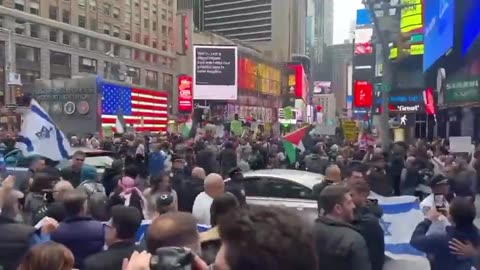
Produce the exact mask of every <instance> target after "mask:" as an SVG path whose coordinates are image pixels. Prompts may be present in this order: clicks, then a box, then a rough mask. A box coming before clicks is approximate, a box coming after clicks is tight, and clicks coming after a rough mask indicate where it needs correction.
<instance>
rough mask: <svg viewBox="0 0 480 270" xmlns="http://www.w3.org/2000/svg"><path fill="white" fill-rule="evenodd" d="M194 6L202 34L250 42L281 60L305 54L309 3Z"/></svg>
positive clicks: (250, 0) (211, 1)
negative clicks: (214, 34)
mask: <svg viewBox="0 0 480 270" xmlns="http://www.w3.org/2000/svg"><path fill="white" fill-rule="evenodd" d="M194 5H195V7H196V11H195V13H196V14H197V15H194V17H195V21H196V22H197V25H196V27H197V29H199V30H200V31H209V32H214V33H216V34H220V35H222V36H225V37H227V38H230V39H238V40H241V41H245V42H248V43H249V44H251V45H252V46H255V47H256V48H258V49H259V50H261V51H263V52H265V53H266V54H267V55H271V56H272V58H274V59H275V60H278V61H288V60H290V58H291V56H292V54H304V53H305V20H306V14H307V4H306V0H275V1H274V0H208V1H204V0H196V2H194ZM197 18H198V20H197Z"/></svg>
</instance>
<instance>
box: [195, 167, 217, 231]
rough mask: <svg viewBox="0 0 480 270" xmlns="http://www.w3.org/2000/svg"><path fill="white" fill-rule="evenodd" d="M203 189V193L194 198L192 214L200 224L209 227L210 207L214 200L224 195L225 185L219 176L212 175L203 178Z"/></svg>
mask: <svg viewBox="0 0 480 270" xmlns="http://www.w3.org/2000/svg"><path fill="white" fill-rule="evenodd" d="M204 187H205V191H204V192H202V193H200V194H198V196H197V197H196V198H195V202H194V203H193V209H192V214H193V215H194V216H195V217H196V218H197V219H198V222H199V223H200V224H205V225H210V221H211V219H210V207H211V205H212V202H213V200H214V199H215V198H217V197H219V196H220V195H222V194H223V193H225V183H224V182H223V178H222V176H221V175H219V174H216V173H212V174H209V175H208V176H207V178H205V184H204Z"/></svg>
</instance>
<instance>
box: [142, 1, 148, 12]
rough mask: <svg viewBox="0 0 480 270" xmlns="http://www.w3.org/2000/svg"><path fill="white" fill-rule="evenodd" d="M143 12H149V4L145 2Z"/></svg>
mask: <svg viewBox="0 0 480 270" xmlns="http://www.w3.org/2000/svg"><path fill="white" fill-rule="evenodd" d="M143 10H145V11H148V2H147V1H143Z"/></svg>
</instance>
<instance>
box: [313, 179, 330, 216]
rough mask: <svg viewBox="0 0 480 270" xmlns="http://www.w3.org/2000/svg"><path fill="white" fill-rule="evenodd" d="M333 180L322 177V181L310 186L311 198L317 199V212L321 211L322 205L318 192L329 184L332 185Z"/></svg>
mask: <svg viewBox="0 0 480 270" xmlns="http://www.w3.org/2000/svg"><path fill="white" fill-rule="evenodd" d="M333 183H334V182H333V181H331V180H328V179H324V180H323V181H322V182H320V183H318V184H315V185H314V186H313V188H312V194H313V198H314V199H315V200H316V201H317V209H318V213H321V212H322V206H321V205H320V193H322V191H323V190H324V189H325V188H326V187H328V186H329V185H332V184H333Z"/></svg>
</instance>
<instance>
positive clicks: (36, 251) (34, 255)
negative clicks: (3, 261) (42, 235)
mask: <svg viewBox="0 0 480 270" xmlns="http://www.w3.org/2000/svg"><path fill="white" fill-rule="evenodd" d="M74 260H75V259H74V257H73V254H72V252H71V251H70V250H69V249H68V248H66V247H65V246H64V245H61V244H57V243H54V242H48V243H45V244H41V245H36V246H34V247H33V248H31V249H30V250H29V251H28V253H27V254H26V255H25V258H24V259H23V261H22V263H21V264H20V266H19V267H18V268H17V270H72V269H73V265H74ZM3 269H5V270H7V269H8V268H3Z"/></svg>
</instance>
